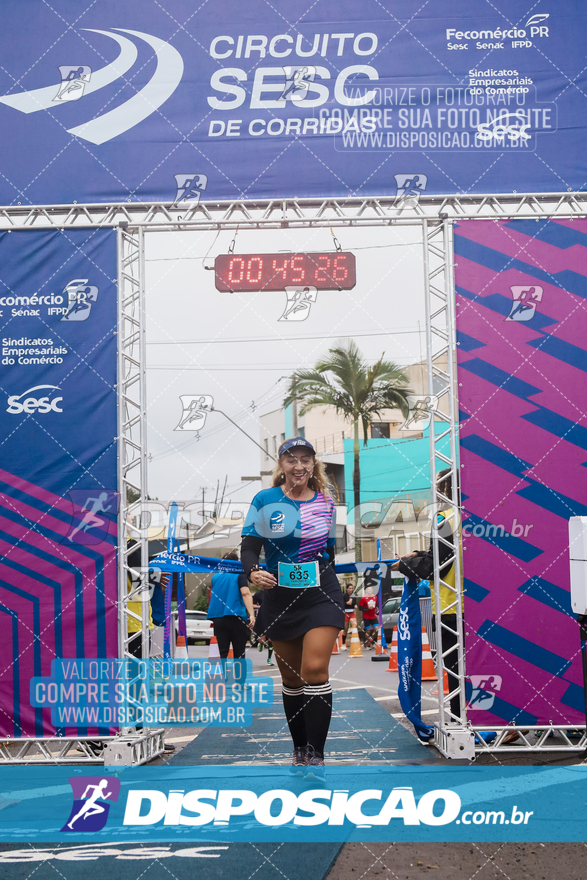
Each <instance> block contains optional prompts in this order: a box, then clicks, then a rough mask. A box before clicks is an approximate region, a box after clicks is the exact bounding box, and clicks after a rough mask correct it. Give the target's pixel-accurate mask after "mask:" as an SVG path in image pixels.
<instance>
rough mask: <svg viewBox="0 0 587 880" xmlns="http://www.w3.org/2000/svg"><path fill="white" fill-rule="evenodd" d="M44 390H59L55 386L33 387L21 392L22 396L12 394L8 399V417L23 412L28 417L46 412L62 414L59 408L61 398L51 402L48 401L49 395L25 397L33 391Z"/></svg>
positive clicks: (61, 401) (54, 398)
mask: <svg viewBox="0 0 587 880" xmlns="http://www.w3.org/2000/svg"><path fill="white" fill-rule="evenodd" d="M44 388H49V389H51V391H60V390H61V389H60V388H59V386H57V385H35V386H34V387H33V388H29V389H28V391H23V392H22V394H12V395H11V396H10V397H9V398H8V407H7V409H6V412H7V413H10V415H19V414H20V413H22V412H25V413H27V414H28V415H32V414H33V413H39V414H43V413H48V412H56V413H60V412H63V410H62V408H61V407H60V406H59V404H60V403H63V398H62V397H53V399H52V400H51V399H50V398H51V394H48V395H46V396H44V397H27V395H28V394H31V393H32V392H33V391H41V390H42V389H44ZM23 398H24V400H23Z"/></svg>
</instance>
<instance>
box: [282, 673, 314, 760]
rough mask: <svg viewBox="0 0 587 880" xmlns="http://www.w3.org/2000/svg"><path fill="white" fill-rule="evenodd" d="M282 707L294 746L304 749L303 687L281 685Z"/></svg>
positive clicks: (305, 740) (304, 698) (305, 739)
mask: <svg viewBox="0 0 587 880" xmlns="http://www.w3.org/2000/svg"><path fill="white" fill-rule="evenodd" d="M282 695H283V708H284V711H285V717H286V718H287V724H288V727H289V732H290V733H291V738H292V739H293V744H294V747H295V748H299V749H304V748H305V747H306V743H307V741H308V740H307V736H306V721H305V717H304V704H305V701H306V697H305V695H304V688H303V687H299V688H288V687H285V685H283V687H282Z"/></svg>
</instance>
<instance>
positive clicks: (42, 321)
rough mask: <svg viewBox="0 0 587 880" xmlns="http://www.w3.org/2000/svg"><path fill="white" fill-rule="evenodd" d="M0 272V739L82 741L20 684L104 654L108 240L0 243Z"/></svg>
mask: <svg viewBox="0 0 587 880" xmlns="http://www.w3.org/2000/svg"><path fill="white" fill-rule="evenodd" d="M0 266H1V268H0V327H1V330H2V333H1V341H2V349H1V361H2V370H1V380H0V435H1V437H2V442H1V446H0V449H1V455H0V467H1V470H0V619H1V620H2V632H3V638H2V640H1V642H0V736H2V737H3V738H8V737H10V738H12V737H22V736H47V735H50V734H53V733H54V732H55V731H56V730H57V732H58V733H61V734H63V735H82V734H83V733H86V732H89V733H93V732H95V731H94V730H91V729H90V728H87V727H83V728H80V727H75V726H63V727H58V728H56V727H55V726H53V724H52V723H51V712H50V710H49V709H42V708H33V707H32V705H31V700H30V682H31V679H32V678H33V677H35V676H44V675H50V674H51V662H52V661H53V660H54V659H55V658H79V659H84V658H97V657H116V656H117V653H118V643H117V616H118V615H117V578H116V544H117V515H118V493H117V458H116V447H117V442H116V433H117V421H116V351H117V345H116V339H117V337H116V319H117V309H116V233H115V232H114V231H112V230H109V229H108V230H106V229H93V230H69V229H67V230H59V231H50V232H36V231H32V230H27V231H20V232H19V231H14V232H4V233H2V234H1V235H0ZM105 729H106V730H107V728H105ZM96 730H97V728H96Z"/></svg>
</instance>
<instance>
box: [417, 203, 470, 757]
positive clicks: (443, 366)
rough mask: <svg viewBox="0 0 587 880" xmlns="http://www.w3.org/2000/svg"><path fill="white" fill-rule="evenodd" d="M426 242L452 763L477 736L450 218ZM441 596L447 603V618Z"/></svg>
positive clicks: (433, 456)
mask: <svg viewBox="0 0 587 880" xmlns="http://www.w3.org/2000/svg"><path fill="white" fill-rule="evenodd" d="M423 242H424V289H425V298H426V357H427V366H428V400H429V412H430V422H429V433H430V478H431V487H432V506H431V510H432V523H433V525H434V526H435V525H436V524H437V522H438V514H439V512H441V511H443V512H445V516H446V517H447V518H449V517H450V521H451V524H452V534H453V540H454V545H453V544H451V543H450V541H449V540H447V539H446V537H444V536H443V534H442V533H441V532H440V531H439V529H438V528H436V527H434V528H433V529H432V552H433V558H434V584H433V586H432V589H433V591H434V606H435V620H436V633H437V651H436V672H437V675H438V682H439V685H438V703H439V714H440V723H439V727H438V728H437V730H436V745H437V746H438V747H439V748H440V750H441V751H442V752H443V753H444V754H446V755H447V756H448V757H472V750H473V748H474V746H473V742H472V739H473V737H472V734H470V733H469V732H468V731H467V730H466V726H467V713H466V698H465V651H464V632H463V630H464V627H463V604H462V574H461V569H462V557H461V550H460V548H461V519H460V502H459V496H460V493H459V491H458V487H459V456H458V441H457V427H456V425H457V417H458V405H457V391H456V326H455V299H454V278H453V258H452V225H451V223H450V222H449V221H448V220H447V219H443V220H441V221H440V222H439V223H438V222H436V223H435V222H433V221H428V220H424V221H423ZM447 440H448V451H447V449H446V446H447ZM442 450H444V451H442ZM447 468H448V469H450V473H451V477H452V486H453V493H452V498H449V497H447V496H445V495H443V494H441V493H440V492H438V491H436V474H437V473H438V471H440V470H444V469H447ZM441 548H443V549H444V548H447V549H449V550H450V559H448V560H447V562H446V563H445V565H443V572H444V574H445V576H446V575H447V569H446V566H447V565H448V566H449V567H450V565H449V563H450V562H452V564H453V566H454V574H455V578H454V580H455V584H454V586H451V585H450V584H448V583H447V582H446V581H445V580H444V579H443V577H442V575H441V571H440V551H441ZM441 594H442V596H443V598H444V607H443V608H442V614H441ZM447 614H449V615H451V618H450V620H448V621H447V619H446V617H445V615H447ZM452 615H454V616H452ZM443 618H444V620H443ZM443 635H444V644H445V645H447V647H446V648H445V649H444V650H443V647H442V645H443V638H442V636H443ZM445 670H446V673H447V676H448V689H449V693H448V694H443V686H442V682H443V679H444V672H445ZM455 698H458V702H459V704H460V708H459V711H458V712H453V711H452V709H451V700H454V699H455ZM447 728H448V729H447ZM469 740H471V741H469ZM459 752H460V753H459ZM464 752H466V753H467V754H464ZM469 753H471V754H469Z"/></svg>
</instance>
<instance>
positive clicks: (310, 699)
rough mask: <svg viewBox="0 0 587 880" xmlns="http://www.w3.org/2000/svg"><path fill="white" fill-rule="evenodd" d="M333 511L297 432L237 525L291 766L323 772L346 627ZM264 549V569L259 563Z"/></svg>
mask: <svg viewBox="0 0 587 880" xmlns="http://www.w3.org/2000/svg"><path fill="white" fill-rule="evenodd" d="M334 542H335V509H334V502H333V501H332V499H331V498H330V497H329V495H328V494H327V487H326V475H325V470H324V465H323V464H322V462H320V461H318V460H317V459H316V453H315V451H314V447H313V446H312V445H311V444H310V443H308V441H307V440H305V439H304V438H303V437H294V438H292V439H290V440H286V441H285V442H284V443H282V444H281V446H280V448H279V456H278V462H277V467H276V468H275V471H274V474H273V487H272V488H271V489H264V490H262V491H261V492H259V493H258V494H257V495H255V497H254V498H253V500H252V502H251V508H250V510H249V514H248V516H247V520H246V522H245V526H244V528H243V540H242V547H241V561H242V566H243V569H244V571H245V574H246V575H247V577H248V578H249V580H250V581H251V582H252V583H253V584H254V585H255V586H257V587H261V588H262V589H263V590H266V593H265V595H264V597H263V603H262V605H261V610H260V613H259V616H258V618H257V622H256V623H255V632H257V633H258V634H259V635H264V636H266V637H268V638H270V639H271V641H272V642H273V647H274V649H275V658H276V660H277V665H278V666H279V671H280V672H281V678H282V683H283V707H284V710H285V716H286V718H287V723H288V726H289V730H290V733H291V737H292V740H293V745H294V749H293V760H292V772H294V773H304V772H305V773H308V774H313V775H314V776H316V777H319V778H323V777H324V769H323V768H324V744H325V742H326V737H327V735H328V729H329V727H330V718H331V715H332V688H331V687H330V682H329V680H328V666H329V663H330V657H331V655H332V649H333V647H334V642H335V641H336V639H337V637H338V632H339V630H341V629H343V627H344V611H343V599H342V593H341V589H340V585H339V583H338V580H337V578H336V575H335V574H334ZM262 549H264V551H265V559H266V564H267V570H266V571H265V570H263V569H261V568H260V567H259V556H260V553H261V550H262Z"/></svg>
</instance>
